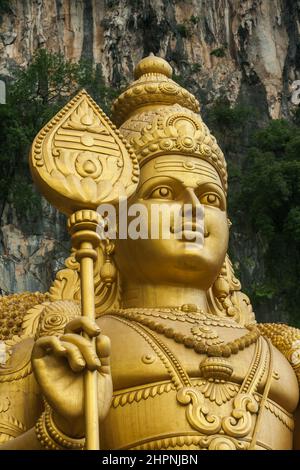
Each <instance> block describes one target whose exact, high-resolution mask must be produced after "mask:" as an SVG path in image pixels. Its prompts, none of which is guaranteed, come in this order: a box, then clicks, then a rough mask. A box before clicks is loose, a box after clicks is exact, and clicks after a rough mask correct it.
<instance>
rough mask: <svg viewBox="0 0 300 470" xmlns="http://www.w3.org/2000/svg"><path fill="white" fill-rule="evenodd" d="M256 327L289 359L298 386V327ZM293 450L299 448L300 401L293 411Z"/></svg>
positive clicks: (274, 325) (299, 357)
mask: <svg viewBox="0 0 300 470" xmlns="http://www.w3.org/2000/svg"><path fill="white" fill-rule="evenodd" d="M258 328H259V330H260V332H261V334H262V335H263V336H266V337H267V338H269V339H270V340H271V342H272V344H273V346H275V347H276V348H277V349H278V350H279V351H280V352H281V353H282V354H283V355H284V356H285V357H286V359H287V360H288V361H289V363H290V364H291V366H292V368H293V369H294V372H295V375H296V377H297V380H298V384H299V388H300V329H298V328H293V327H291V326H288V325H284V324H282V323H260V324H258ZM294 419H295V430H294V444H293V448H294V450H300V403H299V404H298V408H297V410H296V412H295V413H294Z"/></svg>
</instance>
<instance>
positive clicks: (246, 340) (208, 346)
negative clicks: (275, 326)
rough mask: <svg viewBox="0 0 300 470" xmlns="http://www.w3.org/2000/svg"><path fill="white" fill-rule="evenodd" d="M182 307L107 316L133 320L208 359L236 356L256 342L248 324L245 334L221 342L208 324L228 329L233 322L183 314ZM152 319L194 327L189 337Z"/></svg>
mask: <svg viewBox="0 0 300 470" xmlns="http://www.w3.org/2000/svg"><path fill="white" fill-rule="evenodd" d="M183 307H185V306H183ZM183 307H182V308H183ZM182 308H181V309H179V308H178V309H176V308H169V309H160V310H159V311H157V309H156V310H154V309H124V310H116V311H113V312H110V314H111V315H114V316H117V317H121V318H124V319H126V320H129V321H134V322H136V323H138V324H140V325H143V326H145V327H146V328H149V329H150V330H152V331H154V332H156V333H159V334H162V335H164V336H165V337H166V338H171V339H174V341H175V342H176V343H180V344H183V345H184V346H185V347H186V348H192V349H194V351H195V352H196V353H197V354H206V355H207V356H212V357H230V356H231V355H232V354H237V353H238V352H239V351H242V350H243V349H245V348H247V347H249V346H251V345H252V344H254V343H256V341H257V339H258V338H259V336H260V333H259V330H258V329H257V328H256V325H255V324H251V325H248V326H247V327H246V328H247V329H248V330H249V331H248V332H247V333H246V334H245V335H243V336H241V337H239V338H236V339H234V340H232V341H230V342H228V343H224V342H223V341H222V340H221V339H220V338H219V336H218V335H217V333H216V332H215V331H214V330H212V329H211V328H210V327H209V325H210V324H212V325H213V326H222V327H224V326H225V327H228V328H231V327H232V325H233V323H234V322H228V321H226V320H223V319H221V320H220V319H218V318H214V317H213V315H210V314H204V313H201V311H200V312H199V313H197V312H196V311H195V312H186V311H185V310H182ZM156 317H160V318H163V319H166V320H169V319H171V320H175V321H176V320H179V321H182V322H183V321H187V322H190V323H194V324H196V326H195V327H193V328H192V329H191V333H192V334H191V335H188V334H184V333H182V332H180V331H178V330H175V329H174V328H172V327H170V326H169V325H166V324H163V323H160V322H159V321H157V319H156ZM211 317H213V318H211ZM233 327H234V326H233Z"/></svg>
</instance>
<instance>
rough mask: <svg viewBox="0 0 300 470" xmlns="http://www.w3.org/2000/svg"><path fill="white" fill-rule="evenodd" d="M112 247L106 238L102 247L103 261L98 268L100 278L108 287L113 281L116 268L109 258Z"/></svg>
mask: <svg viewBox="0 0 300 470" xmlns="http://www.w3.org/2000/svg"><path fill="white" fill-rule="evenodd" d="M114 249H115V246H114V244H113V243H112V242H111V241H109V240H107V241H106V245H105V248H104V256H105V262H104V264H103V266H102V267H101V269H100V277H101V280H102V281H103V282H104V283H105V284H106V286H107V287H110V286H111V285H112V284H113V283H114V282H115V280H116V277H117V270H116V267H115V265H114V263H113V261H112V259H111V255H112V253H113V251H114Z"/></svg>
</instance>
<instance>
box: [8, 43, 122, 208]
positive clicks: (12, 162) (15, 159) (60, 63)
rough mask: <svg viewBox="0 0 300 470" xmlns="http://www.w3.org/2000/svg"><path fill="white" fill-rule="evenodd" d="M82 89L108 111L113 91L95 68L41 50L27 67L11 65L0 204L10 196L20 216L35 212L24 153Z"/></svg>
mask: <svg viewBox="0 0 300 470" xmlns="http://www.w3.org/2000/svg"><path fill="white" fill-rule="evenodd" d="M83 87H85V88H86V89H87V91H88V92H89V93H91V94H92V96H93V98H94V99H95V100H96V101H97V102H98V103H100V105H101V107H102V108H103V110H104V111H105V112H108V109H109V108H110V104H111V101H112V99H113V98H114V97H115V96H116V95H117V92H116V91H114V90H113V89H112V88H110V87H107V86H106V84H105V82H104V78H103V76H102V72H101V68H100V66H99V65H98V66H96V67H93V65H92V64H91V63H90V62H88V61H82V62H80V63H79V64H76V63H72V62H71V61H67V60H65V59H64V57H63V56H62V55H59V54H52V53H50V52H47V51H46V50H45V49H40V50H38V51H37V53H36V54H35V55H34V57H33V59H32V61H31V63H30V64H29V65H28V67H27V68H26V69H16V70H15V76H14V80H13V82H12V83H11V84H9V85H8V87H7V89H8V90H7V91H8V93H7V103H6V105H1V106H0V121H1V127H0V142H1V147H0V165H1V170H2V171H1V175H0V207H1V206H2V210H3V207H4V205H5V203H6V202H7V201H8V200H10V201H12V202H13V203H14V206H15V208H16V210H17V213H18V214H19V215H21V214H22V215H25V214H26V213H29V212H30V214H31V216H34V215H37V214H38V213H39V211H40V207H39V203H38V201H39V196H38V195H37V194H36V193H35V191H34V189H33V188H32V184H31V178H30V176H29V169H28V152H29V148H30V145H31V143H32V141H33V139H34V137H35V135H36V133H37V132H38V131H39V129H40V128H41V127H42V126H43V125H44V124H45V123H46V122H47V121H48V120H49V119H50V118H51V117H52V116H53V115H54V114H55V113H56V112H57V111H58V110H59V109H60V108H61V107H62V106H63V105H64V104H65V103H66V102H67V101H68V100H69V99H70V98H71V97H72V96H73V95H74V94H76V93H77V92H78V91H79V89H81V88H83Z"/></svg>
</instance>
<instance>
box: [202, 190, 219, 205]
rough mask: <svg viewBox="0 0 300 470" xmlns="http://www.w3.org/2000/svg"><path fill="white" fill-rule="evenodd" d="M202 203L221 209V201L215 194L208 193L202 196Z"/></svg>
mask: <svg viewBox="0 0 300 470" xmlns="http://www.w3.org/2000/svg"><path fill="white" fill-rule="evenodd" d="M200 202H201V203H202V204H206V205H209V206H214V207H221V199H220V198H219V196H217V194H215V193H207V194H204V195H203V196H201V198H200Z"/></svg>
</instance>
